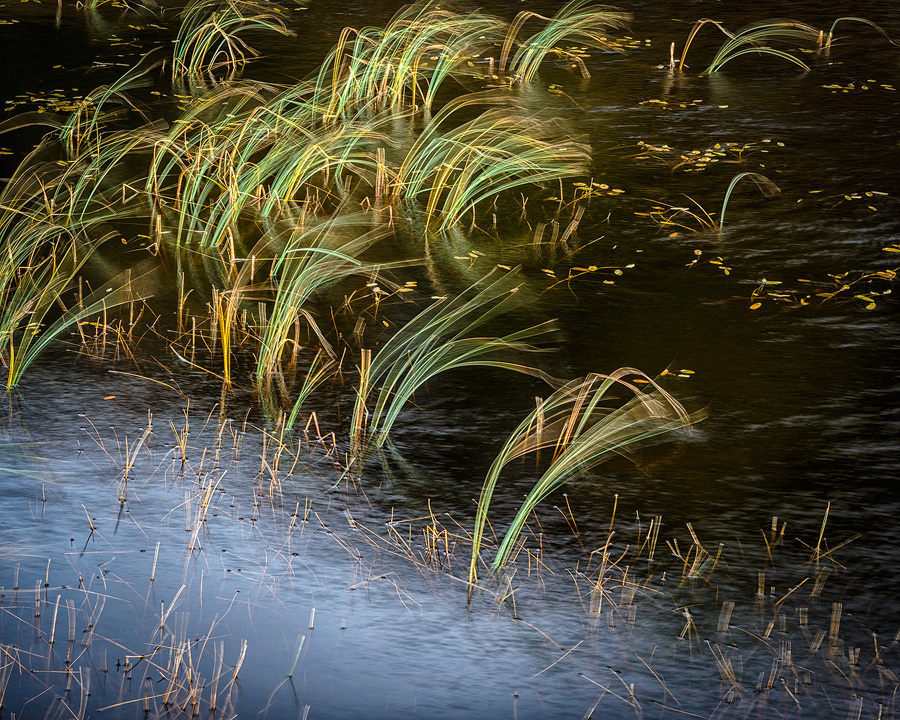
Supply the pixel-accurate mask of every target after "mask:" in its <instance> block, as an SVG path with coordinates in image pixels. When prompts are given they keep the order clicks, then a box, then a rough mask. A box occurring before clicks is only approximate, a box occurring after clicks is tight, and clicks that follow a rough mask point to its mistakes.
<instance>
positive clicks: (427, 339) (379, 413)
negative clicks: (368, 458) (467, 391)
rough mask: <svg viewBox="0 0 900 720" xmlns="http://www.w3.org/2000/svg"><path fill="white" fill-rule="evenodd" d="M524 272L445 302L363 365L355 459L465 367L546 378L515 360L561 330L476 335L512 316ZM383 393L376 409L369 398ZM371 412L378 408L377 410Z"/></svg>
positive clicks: (498, 273) (496, 277) (498, 274)
mask: <svg viewBox="0 0 900 720" xmlns="http://www.w3.org/2000/svg"><path fill="white" fill-rule="evenodd" d="M516 275H517V271H516V270H512V271H508V272H506V271H502V270H501V269H495V270H494V271H492V272H491V273H489V274H488V275H487V276H485V277H484V278H482V279H481V280H479V281H477V282H476V283H474V284H473V285H471V286H470V287H469V288H467V289H466V290H464V291H463V292H461V293H460V294H459V295H458V296H456V297H454V298H451V299H442V300H438V301H437V302H435V303H434V304H432V305H431V306H430V307H428V308H426V309H425V310H423V311H422V312H421V313H419V314H418V315H417V316H416V317H414V318H413V319H412V320H410V321H409V322H408V323H406V324H405V325H404V326H403V327H402V328H401V329H400V331H399V332H398V333H397V334H396V335H394V337H392V338H391V339H390V340H388V342H387V343H385V344H384V346H383V347H382V348H381V349H380V350H379V351H378V353H377V354H376V355H375V357H374V359H372V360H371V362H368V361H365V362H364V363H363V365H362V366H361V373H360V387H359V389H358V391H357V398H356V409H355V411H354V418H355V419H356V421H355V422H354V425H353V427H352V428H351V446H352V448H353V449H352V451H351V455H352V456H353V457H354V458H355V459H357V461H358V459H359V458H361V456H362V454H364V451H365V448H366V447H381V446H383V445H384V444H385V442H386V441H387V438H388V434H389V433H390V430H391V427H392V426H393V424H394V422H395V421H396V419H397V417H398V415H399V414H400V412H401V410H403V408H404V407H405V406H406V404H407V403H408V402H409V400H410V398H411V397H412V396H413V394H414V393H415V392H416V391H417V390H418V389H419V388H420V387H422V385H423V384H424V383H426V382H427V381H428V380H430V379H431V378H433V377H435V376H436V375H437V374H439V373H442V372H446V371H447V370H450V369H453V368H461V367H493V368H500V369H506V370H514V371H517V372H521V373H525V374H529V375H535V376H538V377H542V378H544V379H545V380H548V381H552V378H550V377H549V376H548V375H546V374H545V373H544V372H543V371H541V370H540V369H538V368H536V367H533V366H530V365H525V364H522V363H521V362H520V361H519V359H518V358H517V357H516V355H518V354H520V353H523V352H535V351H537V350H538V348H537V347H535V346H533V345H531V344H528V343H527V342H526V341H529V340H532V339H534V338H541V337H542V336H546V335H547V334H548V333H550V332H552V331H553V330H554V329H555V324H554V323H553V322H552V321H550V322H544V323H540V324H538V325H534V326H531V327H527V328H525V329H522V330H518V331H515V332H511V333H508V334H506V335H503V336H502V337H491V336H487V337H485V336H478V335H475V334H474V333H475V331H476V330H478V329H479V328H480V327H481V326H483V325H485V324H487V323H488V322H489V321H491V320H493V319H495V318H497V317H498V316H500V315H501V314H503V313H506V312H508V311H509V310H511V309H512V307H514V304H515V303H516V301H517V296H516V294H515V293H516V292H517V291H518V290H519V289H520V287H521V282H519V281H518V280H517V277H516ZM375 388H377V389H378V391H377V392H378V394H377V397H376V399H375V401H374V405H370V396H371V395H372V392H373V390H374V389H375ZM370 408H371V409H370Z"/></svg>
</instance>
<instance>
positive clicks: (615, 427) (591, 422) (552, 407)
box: [469, 368, 703, 585]
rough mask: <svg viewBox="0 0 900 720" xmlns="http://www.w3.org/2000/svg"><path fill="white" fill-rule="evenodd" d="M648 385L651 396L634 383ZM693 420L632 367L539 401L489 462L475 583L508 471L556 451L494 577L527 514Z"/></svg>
mask: <svg viewBox="0 0 900 720" xmlns="http://www.w3.org/2000/svg"><path fill="white" fill-rule="evenodd" d="M635 376H637V377H638V379H641V380H644V381H646V383H647V385H648V387H650V390H649V391H646V392H645V391H643V390H641V388H640V387H638V385H635V384H634V383H633V382H631V381H630V378H634V377H635ZM614 390H625V391H628V392H629V393H630V394H631V397H630V398H629V399H628V400H627V401H626V402H624V403H623V404H621V405H620V406H618V407H615V408H607V407H604V406H602V405H601V403H606V402H608V401H609V395H610V391H614ZM702 417H703V414H702V413H696V414H694V415H693V416H692V415H689V414H688V412H687V411H686V410H685V409H684V408H683V407H682V406H681V404H680V403H678V401H677V400H675V399H674V398H673V397H672V396H671V395H669V393H667V392H666V391H665V390H663V389H662V388H661V387H660V386H659V385H658V384H657V383H656V382H655V381H654V380H652V379H651V378H649V377H648V376H646V375H645V374H644V373H642V372H640V371H639V370H635V369H633V368H620V369H619V370H616V371H615V372H613V373H612V374H610V375H601V374H596V373H594V374H590V375H588V376H586V377H585V378H582V379H579V380H573V381H572V382H570V383H568V384H566V385H564V386H563V387H561V388H559V389H558V390H556V391H555V392H554V393H553V394H552V395H550V397H548V398H547V399H546V400H544V401H542V402H540V403H538V406H537V408H535V410H533V411H532V412H531V413H530V414H529V415H528V416H527V417H526V418H525V419H524V420H523V421H522V422H521V423H520V424H519V426H518V427H517V428H516V429H515V430H514V431H513V432H512V434H511V435H510V436H509V438H508V439H507V441H506V443H505V444H504V445H503V448H502V449H501V450H500V452H499V453H498V454H497V457H496V458H495V459H494V462H493V463H492V464H491V468H490V470H488V473H487V476H486V477H485V480H484V484H483V486H482V490H481V495H480V497H479V499H478V506H477V510H476V516H475V526H474V530H473V532H472V555H471V561H470V566H469V583H470V584H471V585H474V583H476V582H477V580H478V564H479V562H480V561H481V557H480V552H481V545H482V539H483V536H484V532H485V527H486V525H487V523H488V516H489V515H488V514H489V511H490V504H491V498H492V497H493V494H494V490H495V488H496V486H497V482H498V481H499V479H500V475H501V473H502V471H503V468H504V467H506V466H507V465H508V464H509V463H510V462H511V461H512V460H515V459H516V458H519V457H522V456H524V455H526V454H528V453H532V452H538V451H539V450H542V449H545V448H550V449H552V457H551V459H550V462H549V465H548V467H547V469H546V470H545V471H544V473H543V474H542V475H541V477H540V479H539V480H538V481H537V483H535V485H534V487H533V488H532V489H531V491H530V492H529V493H528V495H527V496H526V498H525V501H524V502H523V504H522V506H521V507H520V508H519V510H518V512H517V513H516V515H515V517H514V518H513V520H512V523H511V524H510V526H509V528H508V529H507V531H506V533H505V535H504V537H503V540H502V541H501V543H500V546H499V548H498V550H497V553H496V555H495V557H494V559H493V562H492V563H491V565H490V570H489V573H490V574H493V573H496V572H497V571H498V570H499V569H500V568H502V567H504V566H505V565H506V564H507V562H508V561H509V559H510V555H511V553H512V552H513V549H514V547H515V544H516V541H517V540H518V537H519V535H520V533H521V532H522V529H523V528H524V526H525V522H526V520H527V519H528V516H529V515H530V514H531V513H532V511H533V510H534V508H535V507H536V506H537V505H538V503H540V502H541V500H543V499H544V498H545V497H546V496H547V495H549V494H550V493H552V492H553V491H554V490H556V489H558V488H560V487H562V486H563V485H565V484H566V483H567V482H569V481H570V480H572V479H573V478H575V477H578V476H580V475H582V474H584V473H585V472H587V471H588V470H590V469H592V468H594V467H596V466H597V465H599V464H600V463H602V462H605V461H606V460H609V459H611V458H612V457H614V456H616V455H622V456H625V457H629V456H630V455H632V454H633V453H634V451H635V450H636V449H638V448H640V447H644V446H646V445H647V444H650V443H654V442H658V441H659V440H661V439H662V436H663V435H666V434H669V433H673V432H678V431H682V430H687V429H689V428H690V427H691V424H692V423H693V422H696V421H698V420H700V419H702Z"/></svg>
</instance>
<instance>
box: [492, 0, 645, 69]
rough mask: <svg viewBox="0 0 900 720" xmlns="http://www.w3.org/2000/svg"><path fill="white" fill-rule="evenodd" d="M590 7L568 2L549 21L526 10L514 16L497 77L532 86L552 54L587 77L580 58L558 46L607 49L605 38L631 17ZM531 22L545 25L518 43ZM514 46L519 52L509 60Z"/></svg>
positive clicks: (585, 3) (582, 1)
mask: <svg viewBox="0 0 900 720" xmlns="http://www.w3.org/2000/svg"><path fill="white" fill-rule="evenodd" d="M589 3H590V0H570V2H568V3H566V4H565V5H564V6H563V7H562V8H561V9H560V10H559V12H557V13H556V15H554V16H553V17H552V18H548V17H545V16H543V15H539V14H538V13H536V12H532V11H529V10H525V11H523V12H520V13H519V14H518V15H516V17H515V19H514V20H513V21H512V23H510V25H509V28H508V30H507V33H506V38H505V40H504V42H503V46H502V48H501V50H500V61H499V71H500V73H505V74H508V75H509V77H510V78H511V79H512V80H513V81H514V82H519V83H528V82H531V81H532V80H534V78H535V76H536V75H537V72H538V69H539V68H540V65H541V63H542V62H543V61H544V59H545V58H546V56H547V55H548V54H550V53H553V54H556V55H558V56H560V57H564V58H566V59H567V60H569V61H571V62H574V63H575V64H576V65H577V66H578V67H579V69H580V71H581V74H582V76H583V77H586V78H587V77H590V72H589V71H588V69H587V66H585V64H584V61H583V60H582V59H581V57H579V55H578V54H576V53H573V52H570V51H567V50H565V49H563V48H561V47H559V44H560V43H561V42H562V41H563V40H567V41H568V42H570V43H572V44H580V45H583V46H588V47H595V48H604V49H608V48H610V47H611V45H610V43H609V42H608V41H607V39H606V34H607V33H608V32H609V31H610V30H614V29H619V28H623V27H625V26H626V25H627V24H628V23H629V22H630V21H631V19H632V17H631V14H630V13H625V12H621V11H618V10H613V9H610V8H609V7H605V6H601V5H590V4H589ZM531 19H539V20H545V21H546V25H545V26H544V28H543V29H542V30H540V31H539V32H537V33H535V34H534V35H531V36H530V37H528V38H527V39H526V40H524V41H522V42H517V40H516V36H517V35H518V33H519V31H520V30H521V29H522V27H523V26H524V25H525V23H527V22H528V21H529V20H531ZM514 45H518V48H517V49H516V51H515V53H514V54H513V55H512V58H511V59H510V53H511V52H512V48H513V46H514Z"/></svg>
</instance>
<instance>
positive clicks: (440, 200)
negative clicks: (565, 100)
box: [399, 97, 590, 231]
mask: <svg viewBox="0 0 900 720" xmlns="http://www.w3.org/2000/svg"><path fill="white" fill-rule="evenodd" d="M482 99H483V100H488V98H484V97H482V98H469V99H466V100H465V102H462V103H458V104H454V105H450V106H448V107H446V108H444V109H443V110H442V112H441V113H439V114H438V115H436V116H435V118H434V119H433V120H432V121H431V122H430V123H429V125H428V126H427V127H426V128H425V130H424V131H423V132H422V134H421V135H420V136H419V138H418V139H417V140H416V142H415V144H414V145H413V146H412V148H410V150H409V152H408V153H407V156H406V159H405V160H404V162H403V165H402V166H401V167H400V171H399V183H400V188H401V192H402V195H403V197H404V198H406V199H407V200H411V199H414V198H417V197H418V196H420V195H423V196H425V198H426V199H425V210H424V214H425V220H426V223H429V224H430V223H432V222H433V221H435V220H437V219H438V218H439V222H438V223H437V227H438V229H439V230H441V231H445V230H447V229H449V228H450V227H451V226H452V225H454V224H455V223H457V222H459V220H460V219H461V218H462V217H463V215H465V214H466V213H468V212H471V211H472V210H474V208H475V206H476V205H477V204H478V203H480V202H483V201H485V200H487V199H489V198H493V197H496V196H497V195H499V194H500V193H502V192H505V191H508V190H512V189H516V188H521V187H524V186H527V185H539V184H542V183H546V182H556V181H559V180H561V179H562V178H565V177H574V176H580V175H584V174H586V172H587V170H588V167H589V163H590V147H589V146H588V144H587V143H586V142H584V140H583V139H581V138H579V137H578V136H577V135H573V134H572V133H571V132H570V131H569V130H568V129H567V128H566V127H565V126H564V125H563V124H561V123H560V122H557V121H556V120H553V119H540V118H534V117H527V116H525V117H523V116H522V114H521V113H517V112H515V111H514V110H511V109H506V108H493V109H488V110H486V111H485V112H483V113H482V114H481V115H480V116H479V117H477V118H475V119H474V120H470V121H469V122H466V123H463V124H462V125H460V126H458V127H455V128H453V129H450V130H443V128H442V127H441V126H442V124H443V121H444V120H445V119H446V118H448V117H449V116H450V115H451V114H452V113H453V112H455V111H456V110H458V109H459V108H460V107H465V106H466V105H468V104H470V103H472V102H477V101H479V100H482Z"/></svg>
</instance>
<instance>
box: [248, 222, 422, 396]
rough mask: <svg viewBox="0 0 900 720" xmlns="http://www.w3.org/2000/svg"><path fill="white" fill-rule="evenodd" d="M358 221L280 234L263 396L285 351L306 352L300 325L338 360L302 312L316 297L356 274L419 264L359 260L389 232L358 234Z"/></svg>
mask: <svg viewBox="0 0 900 720" xmlns="http://www.w3.org/2000/svg"><path fill="white" fill-rule="evenodd" d="M359 221H360V218H359V217H354V216H349V215H348V216H346V217H342V218H336V219H334V220H332V221H329V222H325V223H320V224H318V225H316V226H314V227H312V228H309V229H306V230H305V231H304V230H302V229H299V228H297V227H296V226H294V227H290V224H288V226H287V227H285V228H279V229H278V231H276V233H275V237H276V238H278V239H279V242H283V248H284V249H283V250H282V251H281V252H280V253H279V255H278V257H277V259H276V260H275V262H274V263H273V266H272V272H271V274H272V278H273V285H274V290H275V299H274V302H273V304H272V308H271V310H270V311H269V312H268V323H267V324H266V327H265V330H264V331H263V336H262V338H261V340H260V349H259V355H258V358H257V363H256V376H255V378H256V380H255V382H256V387H257V389H258V390H259V391H261V392H262V391H264V390H266V389H268V388H269V387H270V386H271V383H272V381H273V380H274V379H275V377H276V376H277V374H278V368H279V364H280V362H281V358H282V355H283V354H284V353H285V351H286V350H290V352H291V354H294V355H295V354H296V352H298V351H299V350H300V349H301V348H302V347H303V343H302V342H301V336H300V334H299V332H300V327H301V322H302V323H303V324H305V326H306V327H307V328H309V329H310V330H311V331H312V332H313V333H314V334H315V336H316V337H317V339H318V341H319V343H320V346H321V348H322V349H323V350H324V352H325V353H326V354H327V355H328V356H329V357H331V358H332V359H336V358H337V355H336V353H335V351H334V350H333V348H332V347H331V344H330V343H329V342H328V341H327V339H326V338H325V335H324V333H323V332H322V331H321V329H320V328H319V326H318V324H317V322H316V320H315V318H314V317H313V315H312V314H311V313H310V312H309V310H307V309H306V308H305V307H304V305H305V304H306V303H307V301H308V300H309V299H310V298H311V297H312V296H313V295H314V294H316V293H318V292H321V291H322V290H324V289H325V288H327V287H329V286H331V285H334V284H335V283H337V282H339V281H340V280H343V279H345V278H349V277H351V276H353V275H359V274H367V275H368V274H371V273H373V272H375V271H377V270H378V269H387V268H396V267H403V266H407V265H410V264H412V263H414V262H417V261H409V260H399V261H394V262H388V263H381V264H377V265H376V264H373V263H370V262H365V261H363V260H360V259H358V256H359V255H361V254H362V253H363V252H364V251H365V250H367V249H368V248H370V247H371V246H372V245H374V244H375V243H376V242H378V241H379V240H381V239H383V238H384V237H385V236H386V235H387V229H386V228H380V227H377V228H375V229H374V230H369V231H367V232H363V233H362V234H359V235H355V233H356V229H355V228H354V225H357V227H358V223H359ZM348 234H349V238H348ZM292 333H293V336H292Z"/></svg>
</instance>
